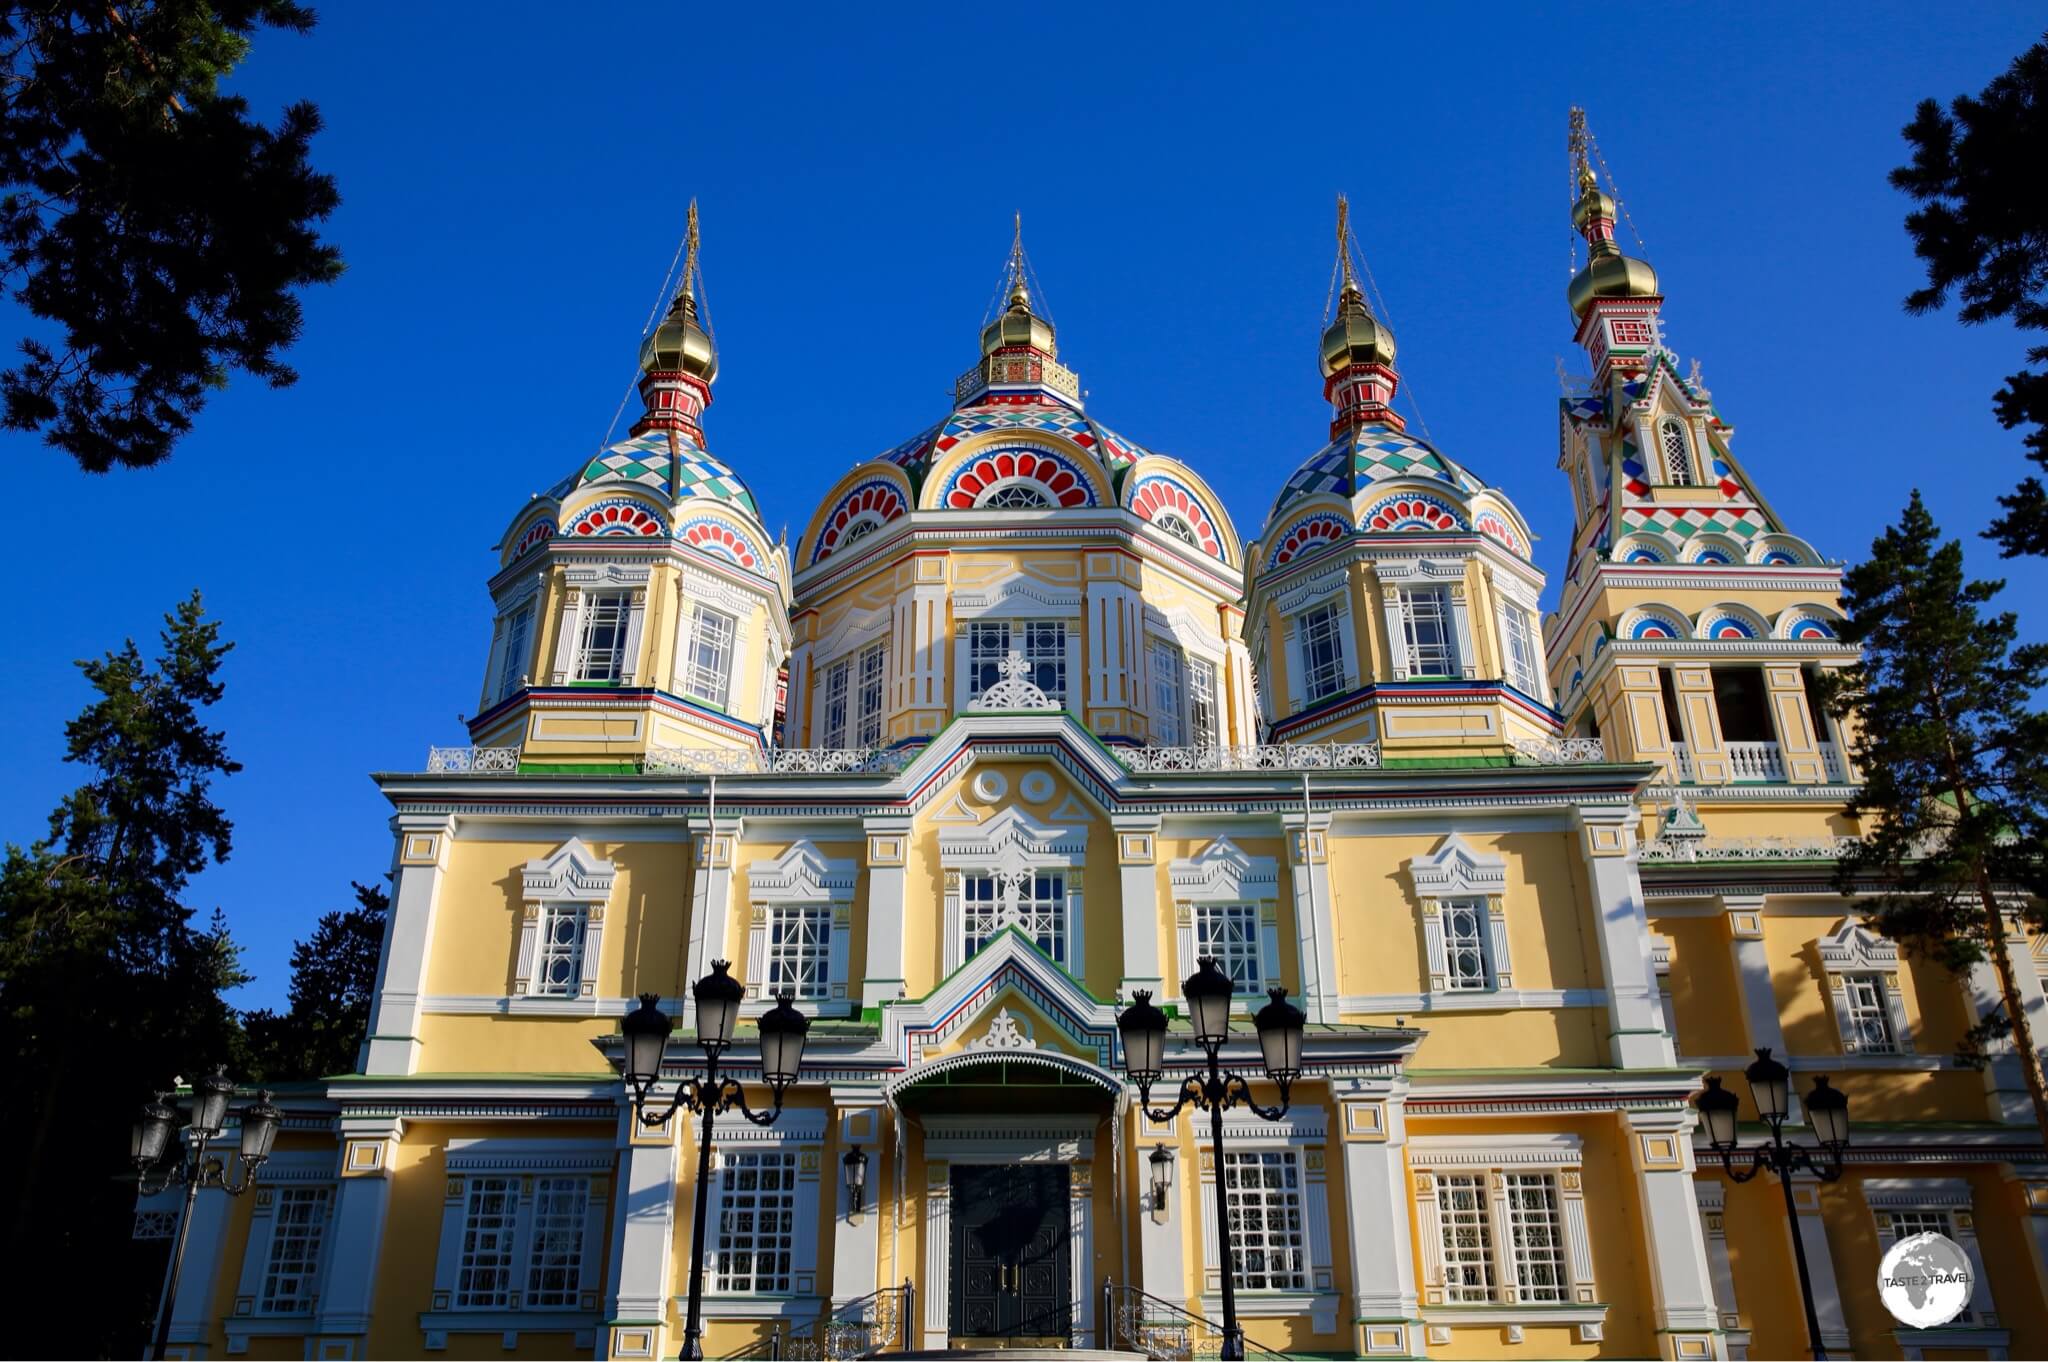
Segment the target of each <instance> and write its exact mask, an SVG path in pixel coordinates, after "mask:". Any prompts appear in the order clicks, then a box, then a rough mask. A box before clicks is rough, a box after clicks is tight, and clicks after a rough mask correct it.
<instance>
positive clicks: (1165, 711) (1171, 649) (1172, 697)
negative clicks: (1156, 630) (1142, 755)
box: [1145, 638, 1188, 747]
mask: <svg viewBox="0 0 2048 1362" xmlns="http://www.w3.org/2000/svg"><path fill="white" fill-rule="evenodd" d="M1145 670H1146V672H1147V673H1149V674H1150V676H1151V678H1152V690H1151V701H1152V742H1153V745H1154V746H1157V747H1181V746H1184V745H1186V744H1187V738H1188V734H1187V728H1188V717H1187V703H1188V678H1187V673H1188V657H1187V654H1186V653H1185V652H1183V651H1182V650H1181V648H1180V647H1179V645H1178V644H1175V643H1172V642H1169V641H1168V640H1166V639H1163V638H1148V639H1146V640H1145Z"/></svg>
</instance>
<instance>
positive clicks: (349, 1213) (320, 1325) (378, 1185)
mask: <svg viewBox="0 0 2048 1362" xmlns="http://www.w3.org/2000/svg"><path fill="white" fill-rule="evenodd" d="M404 1130H405V1124H404V1122H403V1121H399V1120H395V1119H391V1120H387V1119H382V1118H368V1117H349V1116H345V1117H343V1118H342V1120H341V1149H340V1151H339V1153H338V1154H337V1156H336V1157H337V1159H338V1161H339V1168H338V1176H337V1178H336V1180H335V1188H334V1215H333V1218H332V1220H330V1221H329V1223H328V1231H327V1233H328V1240H327V1246H326V1252H325V1256H326V1259H327V1264H328V1266H327V1267H326V1269H325V1270H324V1271H323V1272H322V1273H321V1285H320V1313H319V1314H318V1315H317V1316H315V1317H314V1319H313V1321H312V1327H311V1329H310V1330H309V1331H308V1332H309V1333H310V1334H311V1335H312V1336H313V1340H312V1341H310V1342H309V1346H308V1348H307V1353H308V1355H309V1356H312V1357H363V1356H366V1355H367V1353H366V1350H365V1344H366V1340H367V1338H368V1335H369V1332H370V1315H371V1309H372V1306H373V1305H374V1303H375V1298H374V1292H375V1288H376V1283H377V1263H378V1259H379V1257H380V1255H381V1254H382V1252H383V1248H384V1223H385V1219H386V1217H387V1216H388V1215H389V1213H390V1209H391V1165H392V1161H393V1158H394V1156H395V1155H396V1154H397V1152H398V1139H399V1136H400V1135H402V1134H403V1133H404ZM343 1265H345V1266H343Z"/></svg>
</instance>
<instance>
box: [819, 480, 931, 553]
mask: <svg viewBox="0 0 2048 1362" xmlns="http://www.w3.org/2000/svg"><path fill="white" fill-rule="evenodd" d="M909 509H910V508H909V506H908V505H907V504H906V503H905V502H904V500H903V494H902V493H901V492H899V491H897V490H896V488H895V487H894V486H893V485H892V484H890V483H886V482H864V483H862V484H861V485H860V486H858V487H856V488H854V489H853V490H852V491H851V492H848V493H847V494H846V495H845V496H844V497H843V498H841V499H840V502H839V504H838V505H837V506H835V507H834V508H833V509H832V514H831V516H830V517H829V518H828V519H827V520H826V521H825V528H824V529H822V530H820V531H818V547H817V549H816V550H815V551H814V552H813V553H812V554H811V561H812V562H814V563H816V562H820V561H822V560H823V559H826V558H829V557H831V555H832V551H833V550H834V549H836V548H838V547H839V541H840V539H841V538H842V537H844V535H845V534H846V531H847V529H848V528H849V527H851V526H852V525H853V524H854V522H856V521H859V520H876V521H879V522H881V523H882V524H884V525H886V524H888V523H889V522H890V521H892V520H895V519H896V518H897V517H899V516H901V515H902V514H903V513H904V512H905V511H907V510H909Z"/></svg>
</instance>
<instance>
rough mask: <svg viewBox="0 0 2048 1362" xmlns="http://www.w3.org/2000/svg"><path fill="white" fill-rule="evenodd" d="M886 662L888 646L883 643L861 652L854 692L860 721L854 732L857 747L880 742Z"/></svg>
mask: <svg viewBox="0 0 2048 1362" xmlns="http://www.w3.org/2000/svg"><path fill="white" fill-rule="evenodd" d="M888 662H889V651H888V645H887V644H884V643H877V644H875V645H874V646H873V647H872V648H869V649H867V650H866V651H865V652H863V653H862V654H861V655H860V685H859V687H858V689H857V692H856V695H855V699H856V700H857V701H858V703H859V709H860V723H859V724H858V725H857V726H856V727H855V729H854V734H853V736H854V740H855V744H856V745H857V746H860V747H876V746H879V745H880V743H881V741H882V699H883V690H884V685H883V682H884V680H885V678H886V676H887V674H888Z"/></svg>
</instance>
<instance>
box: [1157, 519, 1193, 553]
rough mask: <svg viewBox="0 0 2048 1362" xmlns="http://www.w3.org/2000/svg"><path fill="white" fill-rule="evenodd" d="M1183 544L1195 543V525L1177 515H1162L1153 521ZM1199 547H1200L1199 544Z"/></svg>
mask: <svg viewBox="0 0 2048 1362" xmlns="http://www.w3.org/2000/svg"><path fill="white" fill-rule="evenodd" d="M1152 523H1153V524H1154V525H1157V526H1158V527H1159V528H1160V529H1162V530H1165V531H1166V532H1167V533H1168V534H1170V535H1172V536H1173V537H1174V538H1175V539H1178V540H1180V541H1181V542H1182V543H1183V544H1194V543H1195V527H1194V526H1192V525H1190V524H1188V522H1187V521H1185V520H1182V519H1181V518H1180V517H1179V516H1177V515H1161V516H1159V517H1158V518H1157V519H1155V520H1154V521H1153V522H1152ZM1197 547H1200V546H1199V545H1197Z"/></svg>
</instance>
